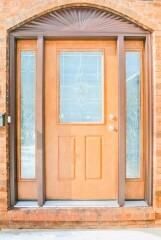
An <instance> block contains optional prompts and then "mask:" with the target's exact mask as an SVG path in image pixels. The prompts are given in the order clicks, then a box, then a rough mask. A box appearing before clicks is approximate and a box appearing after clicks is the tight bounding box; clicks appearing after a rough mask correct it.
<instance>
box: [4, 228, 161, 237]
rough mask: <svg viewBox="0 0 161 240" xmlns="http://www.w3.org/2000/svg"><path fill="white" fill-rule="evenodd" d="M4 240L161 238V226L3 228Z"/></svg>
mask: <svg viewBox="0 0 161 240" xmlns="http://www.w3.org/2000/svg"><path fill="white" fill-rule="evenodd" d="M0 239H3V240H11V239H12V240H32V239H33V240H44V239H46V240H112V239H116V240H129V239H130V240H136V239H137V240H144V239H146V240H159V239H160V240H161V228H148V229H112V230H111V229H109V230H12V229H10V230H1V231H0Z"/></svg>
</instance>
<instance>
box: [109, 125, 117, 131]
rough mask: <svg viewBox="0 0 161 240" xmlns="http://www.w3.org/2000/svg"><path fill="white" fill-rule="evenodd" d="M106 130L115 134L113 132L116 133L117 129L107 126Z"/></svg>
mask: <svg viewBox="0 0 161 240" xmlns="http://www.w3.org/2000/svg"><path fill="white" fill-rule="evenodd" d="M108 130H109V131H110V132H115V131H117V129H116V128H115V126H113V125H109V126H108Z"/></svg>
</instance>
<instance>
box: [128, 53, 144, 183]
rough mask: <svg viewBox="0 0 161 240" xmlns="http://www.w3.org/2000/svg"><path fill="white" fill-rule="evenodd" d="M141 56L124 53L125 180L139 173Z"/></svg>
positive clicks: (135, 176)
mask: <svg viewBox="0 0 161 240" xmlns="http://www.w3.org/2000/svg"><path fill="white" fill-rule="evenodd" d="M140 64H141V56H140V52H137V51H135V52H132V51H131V52H130V51H129V52H126V178H132V179H133V178H140V177H141V176H140V172H141V72H140V69H141V66H140Z"/></svg>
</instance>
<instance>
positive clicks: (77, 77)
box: [59, 51, 103, 123]
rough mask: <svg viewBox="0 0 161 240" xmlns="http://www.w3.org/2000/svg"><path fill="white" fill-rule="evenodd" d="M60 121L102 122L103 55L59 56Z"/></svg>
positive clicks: (67, 54)
mask: <svg viewBox="0 0 161 240" xmlns="http://www.w3.org/2000/svg"><path fill="white" fill-rule="evenodd" d="M59 58H60V59H59V61H60V62H59V64H60V76H59V79H60V87H59V88H60V90H59V91H60V92H59V122H62V123H63V122H64V123H65V122H66V123H69V122H102V121H103V110H102V105H103V104H102V98H103V91H102V88H103V71H102V70H103V63H102V52H99V51H97V52H92V51H91V52H83V51H82V52H65V51H64V52H63V51H61V52H60V53H59Z"/></svg>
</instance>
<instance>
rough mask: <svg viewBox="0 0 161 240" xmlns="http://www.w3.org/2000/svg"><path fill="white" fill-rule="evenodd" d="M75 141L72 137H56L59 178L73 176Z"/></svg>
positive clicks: (72, 177) (71, 177)
mask: <svg viewBox="0 0 161 240" xmlns="http://www.w3.org/2000/svg"><path fill="white" fill-rule="evenodd" d="M75 141H76V139H75V138H74V137H59V138H58V148H59V150H58V161H59V163H58V168H59V170H58V171H59V180H60V181H61V180H71V179H74V178H75Z"/></svg>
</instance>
